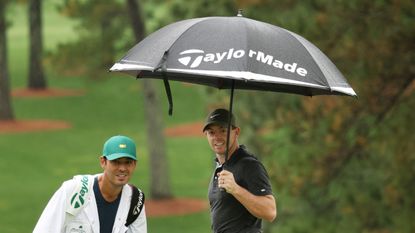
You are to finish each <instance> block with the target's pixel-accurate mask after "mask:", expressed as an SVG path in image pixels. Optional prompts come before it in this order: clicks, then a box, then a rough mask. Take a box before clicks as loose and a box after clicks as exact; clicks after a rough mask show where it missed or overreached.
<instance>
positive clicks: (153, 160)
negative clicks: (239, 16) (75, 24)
mask: <svg viewBox="0 0 415 233" xmlns="http://www.w3.org/2000/svg"><path fill="white" fill-rule="evenodd" d="M126 5H127V9H128V13H129V15H130V20H131V25H132V28H133V32H134V36H135V39H136V42H137V43H138V42H139V41H140V40H142V39H143V38H144V32H145V25H144V20H143V17H141V6H140V2H139V1H138V0H127V1H126ZM142 82H143V91H144V93H143V95H144V105H145V108H144V112H145V115H146V119H147V122H148V124H147V136H148V139H149V140H148V144H149V150H150V167H151V175H150V179H151V180H150V195H151V197H152V198H153V199H164V198H170V197H172V193H171V188H170V180H169V177H170V176H169V169H168V162H167V161H168V160H167V156H166V149H165V148H166V142H165V139H164V136H163V128H164V127H163V117H162V116H163V115H162V114H160V101H159V99H158V98H157V91H156V88H155V87H154V84H153V83H154V80H149V79H143V80H142Z"/></svg>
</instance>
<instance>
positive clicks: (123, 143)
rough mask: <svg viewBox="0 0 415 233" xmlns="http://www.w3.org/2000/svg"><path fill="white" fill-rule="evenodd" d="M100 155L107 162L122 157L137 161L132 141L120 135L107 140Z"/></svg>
mask: <svg viewBox="0 0 415 233" xmlns="http://www.w3.org/2000/svg"><path fill="white" fill-rule="evenodd" d="M102 155H103V156H104V157H105V158H107V159H108V160H114V159H119V158H124V157H126V158H130V159H134V160H137V156H136V148H135V143H134V141H133V140H132V139H131V138H129V137H126V136H122V135H117V136H113V137H111V138H110V139H108V140H107V141H106V142H105V144H104V149H103V152H102Z"/></svg>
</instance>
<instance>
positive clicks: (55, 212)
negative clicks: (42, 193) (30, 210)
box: [33, 185, 66, 233]
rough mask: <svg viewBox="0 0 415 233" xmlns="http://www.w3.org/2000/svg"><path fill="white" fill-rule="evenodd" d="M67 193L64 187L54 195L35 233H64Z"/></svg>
mask: <svg viewBox="0 0 415 233" xmlns="http://www.w3.org/2000/svg"><path fill="white" fill-rule="evenodd" d="M65 200H66V191H65V188H64V186H63V185H62V186H61V187H60V188H59V189H58V190H57V191H56V192H55V194H53V196H52V198H51V199H50V200H49V202H48V204H47V205H46V207H45V209H44V210H43V212H42V215H41V216H40V218H39V220H38V222H37V224H36V226H35V228H34V230H33V233H55V232H62V229H63V227H64V226H63V225H64V223H65V215H66V213H65Z"/></svg>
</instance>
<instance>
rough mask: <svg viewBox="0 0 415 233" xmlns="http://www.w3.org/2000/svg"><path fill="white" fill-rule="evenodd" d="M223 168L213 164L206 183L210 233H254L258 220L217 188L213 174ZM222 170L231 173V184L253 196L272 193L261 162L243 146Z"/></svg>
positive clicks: (216, 180)
mask: <svg viewBox="0 0 415 233" xmlns="http://www.w3.org/2000/svg"><path fill="white" fill-rule="evenodd" d="M222 169H223V166H221V165H220V164H219V163H217V166H216V169H215V172H214V173H213V175H212V179H211V181H210V184H209V191H208V197H209V203H210V212H211V220H212V230H213V232H215V233H225V232H226V233H237V232H243V233H251V232H252V233H254V232H255V233H258V232H261V227H262V226H261V225H262V221H261V219H258V218H256V217H255V216H253V215H252V214H251V213H249V211H248V210H247V209H246V208H245V207H244V206H243V205H242V204H241V203H240V202H239V201H238V200H237V199H236V198H234V197H233V195H231V194H229V193H227V192H226V191H221V190H220V189H219V188H218V177H217V173H218V172H220V171H221V170H222ZM224 169H225V170H228V171H230V172H232V173H233V176H234V178H235V181H236V183H237V184H238V185H240V186H242V187H243V188H245V189H246V190H248V191H249V192H250V193H252V194H254V195H257V196H265V195H270V194H272V189H271V185H270V182H269V177H268V174H267V172H266V170H265V168H264V166H263V165H262V163H261V162H260V161H259V160H258V159H257V158H256V157H255V156H254V155H252V154H250V153H249V152H248V151H247V150H246V148H245V147H244V146H240V147H239V148H238V149H237V150H236V151H235V152H234V153H233V154H232V156H231V157H230V158H229V160H228V161H227V162H226V163H225V165H224Z"/></svg>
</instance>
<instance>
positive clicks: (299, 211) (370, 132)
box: [0, 0, 415, 233]
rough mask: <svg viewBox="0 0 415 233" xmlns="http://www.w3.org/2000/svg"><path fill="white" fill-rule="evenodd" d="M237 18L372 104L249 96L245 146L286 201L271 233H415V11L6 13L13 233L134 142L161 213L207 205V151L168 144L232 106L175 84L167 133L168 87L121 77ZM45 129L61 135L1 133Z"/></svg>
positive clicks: (45, 6)
mask: <svg viewBox="0 0 415 233" xmlns="http://www.w3.org/2000/svg"><path fill="white" fill-rule="evenodd" d="M238 9H242V10H243V14H244V16H245V17H248V18H252V19H256V20H259V21H264V22H267V23H270V24H274V25H276V26H279V27H283V28H286V29H288V30H290V31H293V32H295V33H297V34H299V35H301V36H303V37H305V38H306V39H307V40H309V41H310V42H312V43H313V44H315V45H316V46H317V47H318V48H320V50H322V51H323V52H324V53H325V54H326V55H327V56H328V57H329V58H330V59H331V60H332V61H333V62H334V64H336V66H337V67H338V68H339V70H340V71H341V72H342V73H343V75H344V76H345V77H346V79H347V80H348V82H349V83H350V84H351V86H352V87H353V88H354V90H355V91H356V92H357V94H358V98H357V99H356V98H351V97H339V96H318V97H303V96H296V95H289V94H282V93H264V92H256V91H239V90H237V91H236V92H235V102H234V113H235V114H236V116H237V119H238V121H239V122H240V123H239V124H240V125H241V127H242V136H241V137H242V138H241V139H240V142H241V143H243V144H246V145H247V146H248V147H249V148H250V149H251V150H252V151H253V152H254V153H256V154H257V155H258V157H259V158H260V159H261V160H262V161H263V163H264V165H265V166H266V168H267V170H268V172H269V175H270V178H271V182H272V185H273V191H274V193H275V195H276V197H277V205H278V218H277V220H276V221H275V222H273V223H266V224H265V232H278V233H283V232H284V233H285V232H297V233H302V232H347V233H349V232H365V233H392V232H403V233H406V232H407V233H410V232H415V223H414V222H413V216H415V195H414V193H415V185H414V184H415V153H414V152H413V151H415V143H414V141H415V136H414V133H413V132H414V130H415V127H414V125H415V124H414V123H413V119H414V118H413V116H412V114H413V109H414V107H415V98H414V95H415V94H414V93H415V82H414V78H415V63H414V61H415V43H414V41H415V24H414V22H415V20H414V19H415V2H414V1H410V0H390V1H386V0H384V1H382V0H377V1H373V0H371V1H369V0H347V1H346V0H336V1H328V0H309V1H296V0H275V1H271V0H234V1H231V0H217V1H206V0H193V1H185V0H168V1H166V0H164V1H161V0H152V1H149V0H106V1H102V0H101V1H100V0H26V1H25V0H17V1H11V0H1V2H0V158H1V160H2V161H1V163H0V183H1V185H2V186H1V188H0V215H1V216H2V217H1V218H0V229H1V232H5V233H17V232H19V233H20V232H31V230H32V229H33V227H34V225H35V224H36V221H37V219H38V217H39V216H40V214H41V212H42V210H43V208H44V207H45V205H46V203H47V201H48V200H49V198H50V197H51V196H52V194H53V192H54V191H55V190H56V189H57V188H58V187H59V186H60V184H61V183H62V182H63V181H64V180H67V179H70V178H71V177H72V176H73V175H75V174H84V173H98V172H100V171H101V168H100V167H99V162H98V157H99V156H100V154H101V150H102V143H103V142H104V141H105V140H106V139H107V138H109V137H110V136H112V135H115V134H125V135H128V136H131V137H132V138H134V139H135V140H136V143H137V152H138V156H139V162H138V166H137V170H136V173H135V175H134V178H133V180H132V182H133V183H134V184H136V185H137V186H139V187H141V188H142V190H143V191H144V192H145V193H146V195H147V197H148V198H151V199H169V198H177V197H188V198H197V199H201V200H203V199H207V186H208V183H209V179H210V175H211V172H212V171H211V169H212V168H213V166H214V165H213V161H212V159H213V154H212V153H211V152H210V148H209V146H208V144H207V142H206V139H205V138H204V137H203V135H202V134H201V135H196V136H185V137H171V136H166V134H165V129H167V128H170V127H174V126H178V125H183V124H188V123H198V122H199V123H200V122H202V121H203V120H204V117H205V115H206V114H207V113H208V112H209V111H210V110H211V109H213V108H215V107H227V106H228V101H229V93H228V91H219V90H217V89H212V88H208V87H203V86H197V85H190V84H189V85H186V84H182V83H175V82H171V85H172V92H173V99H174V104H175V105H174V113H173V116H171V117H169V116H168V114H167V109H168V106H167V99H166V95H165V92H164V87H163V84H162V82H158V81H154V80H148V81H145V82H141V81H136V80H135V79H134V78H131V77H129V76H127V75H123V74H115V73H108V70H109V68H110V67H111V66H112V64H113V63H114V62H116V61H118V59H120V58H121V57H122V56H123V55H124V54H125V53H126V51H127V50H128V49H129V48H131V47H132V46H133V45H134V44H135V43H137V42H138V41H139V40H140V39H142V38H144V36H145V35H148V34H149V33H151V32H154V31H155V30H157V29H159V28H161V27H163V26H165V25H167V24H170V23H173V22H175V21H179V20H183V19H189V18H195V17H206V16H233V15H236V14H237V11H238ZM45 92H48V93H49V94H50V93H52V94H50V95H40V94H39V93H45ZM19 93H20V94H19ZM21 93H26V94H21ZM36 93H37V94H36ZM56 93H66V94H65V95H62V94H61V95H58V94H56ZM411 116H412V117H411ZM39 121H40V122H41V123H42V122H43V123H45V122H46V123H45V124H46V125H49V126H50V125H54V124H56V125H58V126H59V127H57V128H58V129H54V130H51V129H43V130H42V129H40V130H39V129H38V130H33V131H29V132H28V131H21V132H18V131H10V130H9V129H8V128H7V127H1V126H2V124H3V125H5V124H6V123H10V122H12V123H15V124H17V123H30V122H38V123H39ZM411 151H412V152H411ZM206 201H207V200H206ZM148 221H149V223H148V224H149V225H148V230H149V232H181V233H183V232H189V233H190V232H192V233H193V232H201V233H203V232H211V231H210V220H209V212H208V210H207V209H206V210H204V211H201V212H198V213H194V214H187V215H180V216H166V217H149V220H148Z"/></svg>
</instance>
